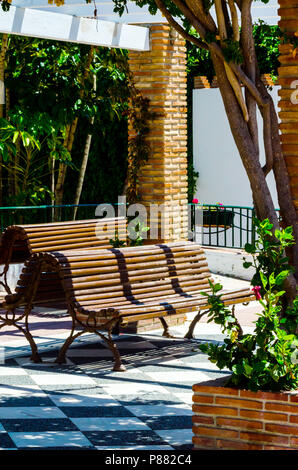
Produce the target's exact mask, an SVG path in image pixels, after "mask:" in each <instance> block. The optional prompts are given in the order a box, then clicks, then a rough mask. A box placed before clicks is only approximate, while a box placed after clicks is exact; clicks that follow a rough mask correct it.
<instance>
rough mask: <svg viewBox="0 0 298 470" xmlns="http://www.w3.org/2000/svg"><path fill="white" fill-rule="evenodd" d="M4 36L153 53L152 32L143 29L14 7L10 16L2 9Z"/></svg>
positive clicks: (1, 26)
mask: <svg viewBox="0 0 298 470" xmlns="http://www.w3.org/2000/svg"><path fill="white" fill-rule="evenodd" d="M0 32H1V33H8V34H17V35H21V36H31V37H38V38H44V39H53V40H57V41H68V42H77V43H81V44H90V45H91V44H93V45H95V46H105V47H118V48H119V47H120V48H123V49H131V50H137V51H147V50H149V29H148V28H146V27H143V26H133V25H124V24H120V23H116V22H113V21H102V20H97V19H91V18H81V17H76V16H71V15H65V14H62V13H52V12H48V11H42V10H38V9H36V10H35V9H30V8H20V7H14V6H12V7H10V10H9V11H8V12H4V11H2V10H1V9H0Z"/></svg>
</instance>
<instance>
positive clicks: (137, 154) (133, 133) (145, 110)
mask: <svg viewBox="0 0 298 470" xmlns="http://www.w3.org/2000/svg"><path fill="white" fill-rule="evenodd" d="M117 64H118V66H119V68H120V70H121V69H122V71H123V72H124V73H125V75H126V79H127V87H128V101H129V106H128V107H127V111H126V115H127V118H128V122H129V127H130V133H129V139H128V169H127V177H126V184H125V190H124V192H125V194H126V197H127V202H129V203H134V202H136V201H137V200H139V199H140V194H139V187H140V183H139V172H140V169H141V167H142V166H143V165H144V164H145V163H146V162H147V161H148V158H149V155H150V151H151V147H150V144H149V143H148V140H147V137H148V134H149V132H150V122H151V121H152V120H153V119H155V117H156V116H157V114H156V113H154V112H152V111H151V110H150V108H149V103H150V100H149V99H148V98H145V97H143V96H142V93H141V91H140V90H139V89H138V88H137V87H136V85H135V82H134V77H133V74H132V72H131V71H130V69H129V64H128V61H127V59H126V60H122V61H120V60H119V58H118V60H117Z"/></svg>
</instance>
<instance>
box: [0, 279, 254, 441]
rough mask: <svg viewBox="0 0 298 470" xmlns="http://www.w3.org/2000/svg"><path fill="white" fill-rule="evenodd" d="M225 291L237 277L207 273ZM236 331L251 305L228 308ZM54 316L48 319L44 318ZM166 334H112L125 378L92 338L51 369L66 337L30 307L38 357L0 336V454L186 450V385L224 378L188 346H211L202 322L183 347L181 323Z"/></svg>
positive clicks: (61, 322)
mask: <svg viewBox="0 0 298 470" xmlns="http://www.w3.org/2000/svg"><path fill="white" fill-rule="evenodd" d="M215 278H216V279H217V280H220V281H222V282H223V284H224V287H225V288H231V289H232V288H236V289H237V288H240V287H246V286H247V285H248V283H247V282H246V281H239V280H234V279H229V278H224V277H222V276H215ZM236 311H237V316H238V318H239V320H240V322H241V324H242V326H243V328H244V331H251V330H252V327H253V323H252V322H253V321H254V320H255V319H256V315H255V313H256V312H258V311H259V305H258V304H257V303H256V302H253V303H251V304H250V306H247V307H244V306H242V305H240V306H237V309H236ZM53 316H54V318H53ZM192 316H193V314H192V315H189V318H188V322H187V323H186V324H185V325H183V326H180V327H177V328H174V329H172V333H173V334H174V335H175V339H167V338H163V337H162V336H161V334H162V330H155V331H152V332H148V333H146V334H138V335H133V334H130V335H128V334H121V335H120V336H118V337H115V340H116V341H117V344H118V347H119V349H120V352H121V355H122V358H123V362H124V363H125V365H126V367H127V372H112V371H111V368H112V364H113V361H112V356H111V353H110V351H109V350H108V349H107V348H106V347H105V345H104V344H103V343H102V342H101V341H100V340H99V338H98V337H97V336H96V335H92V334H89V335H85V336H83V337H81V338H79V339H78V340H77V341H76V342H75V343H74V344H73V345H72V347H71V349H70V350H69V352H68V361H67V364H65V365H57V364H55V363H54V359H55V357H56V353H57V350H58V348H59V347H60V346H61V344H62V342H63V339H64V338H65V337H66V335H67V333H68V325H69V320H68V317H67V316H66V315H65V314H64V312H62V311H55V312H49V311H48V310H47V311H45V309H38V310H37V311H36V312H35V314H34V315H32V325H33V330H34V337H35V338H36V341H37V343H38V345H39V350H40V352H41V356H42V358H43V362H42V363H41V364H33V363H32V362H30V359H29V356H30V349H29V347H28V345H27V343H26V341H24V338H23V337H22V336H21V335H20V334H19V332H16V331H13V330H11V329H10V330H9V331H8V329H6V330H5V331H2V330H1V332H0V344H1V346H2V351H1V352H2V355H1V357H0V358H2V359H3V360H2V364H0V449H53V450H54V449H65V450H66V449H67V450H68V449H94V450H96V449H97V450H101V449H102V450H106V449H111V450H112V449H114V450H116V449H117V450H121V449H136V450H137V449H148V450H173V449H179V450H183V449H184V450H186V449H192V444H191V440H192V430H191V428H192V422H191V416H192V409H191V403H192V385H193V384H194V383H199V382H203V381H206V380H209V379H216V378H218V377H223V376H225V375H228V373H229V372H228V371H224V370H223V371H220V370H218V369H217V368H216V366H215V365H214V364H211V363H210V362H209V361H208V358H207V356H206V355H205V354H203V353H201V351H200V350H199V349H198V343H200V342H206V341H216V342H218V341H219V342H221V341H222V340H223V338H224V337H223V335H222V334H221V332H220V329H219V327H218V326H217V325H214V324H207V323H206V320H203V321H202V322H201V323H200V324H198V325H197V327H196V331H195V336H196V339H195V340H193V341H187V340H184V339H183V335H184V334H185V332H186V331H187V328H188V325H189V321H190V320H191V318H192Z"/></svg>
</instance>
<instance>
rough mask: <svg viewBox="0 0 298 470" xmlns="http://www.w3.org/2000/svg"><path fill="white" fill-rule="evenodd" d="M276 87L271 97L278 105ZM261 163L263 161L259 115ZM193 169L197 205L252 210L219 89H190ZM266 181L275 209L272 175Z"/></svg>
mask: <svg viewBox="0 0 298 470" xmlns="http://www.w3.org/2000/svg"><path fill="white" fill-rule="evenodd" d="M277 92H278V87H277V86H276V87H273V90H272V92H271V93H272V96H273V99H274V101H275V103H276V104H277V101H278V94H277ZM259 131H260V133H259V134H260V153H261V162H263V163H264V162H265V156H264V147H263V144H262V134H263V130H262V123H261V119H260V116H259ZM193 149H194V168H195V170H196V171H198V172H199V173H200V176H199V180H198V188H197V192H196V195H195V197H196V198H197V199H198V200H199V202H204V203H206V204H208V203H210V204H214V203H216V202H221V203H223V204H226V205H234V206H248V207H252V205H253V204H252V194H251V189H250V184H249V181H248V178H247V176H246V172H245V170H244V168H243V165H242V162H241V159H240V156H239V154H238V150H237V148H236V145H235V143H234V140H233V137H232V134H231V131H230V127H229V123H228V120H227V117H226V114H225V109H224V106H223V102H222V98H221V96H220V92H219V89H218V88H204V89H198V90H193ZM267 181H268V184H269V187H270V190H271V193H272V195H273V199H274V204H275V207H277V208H278V203H277V196H276V188H275V183H274V179H273V175H272V173H271V174H269V175H268V177H267Z"/></svg>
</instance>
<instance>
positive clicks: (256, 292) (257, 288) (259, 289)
mask: <svg viewBox="0 0 298 470" xmlns="http://www.w3.org/2000/svg"><path fill="white" fill-rule="evenodd" d="M251 290H252V291H253V293H254V294H255V296H256V299H257V300H261V298H262V296H261V294H260V291H261V286H255V287H253V288H252V289H251Z"/></svg>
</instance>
